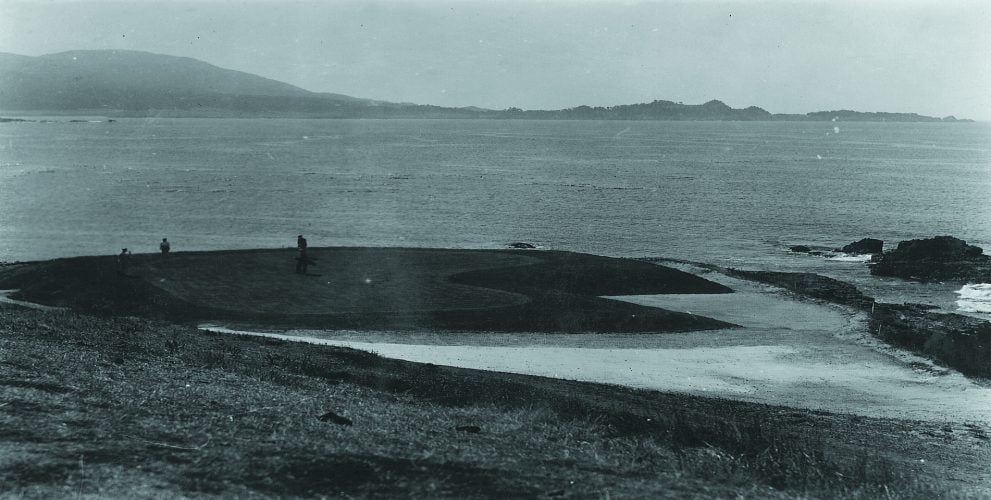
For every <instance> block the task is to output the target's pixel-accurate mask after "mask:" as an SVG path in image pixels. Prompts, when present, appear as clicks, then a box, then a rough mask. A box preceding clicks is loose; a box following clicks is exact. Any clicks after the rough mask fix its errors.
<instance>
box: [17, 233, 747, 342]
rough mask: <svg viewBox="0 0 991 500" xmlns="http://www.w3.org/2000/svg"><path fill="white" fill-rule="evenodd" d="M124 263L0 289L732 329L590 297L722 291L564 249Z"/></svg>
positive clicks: (267, 312) (441, 323) (300, 317)
mask: <svg viewBox="0 0 991 500" xmlns="http://www.w3.org/2000/svg"><path fill="white" fill-rule="evenodd" d="M310 256H311V258H313V259H314V260H315V262H316V265H315V266H313V267H311V269H310V272H309V273H308V274H306V275H300V274H296V273H294V271H293V269H294V266H295V260H294V259H295V251H292V250H251V251H225V252H188V253H176V254H172V255H170V256H168V257H162V256H160V255H134V256H132V258H131V263H130V265H129V267H128V269H127V272H126V274H124V275H122V274H119V273H118V272H117V268H116V265H115V261H114V259H113V257H110V256H105V257H80V258H72V259H58V260H54V261H49V262H38V263H30V264H22V265H19V266H14V267H12V268H8V269H6V270H5V271H3V272H0V288H18V289H20V293H19V297H20V298H23V299H24V300H29V301H33V302H38V303H42V304H48V305H57V306H65V307H70V308H73V309H77V310H82V311H88V312H95V313H101V314H107V315H138V316H145V317H157V318H163V319H169V320H172V321H180V322H196V321H228V322H240V323H250V324H264V325H268V326H284V327H318V328H347V329H398V330H408V329H440V330H460V331H517V332H526V331H542V332H672V331H689V330H707V329H719V328H727V327H732V326H733V325H730V324H727V323H724V322H720V321H716V320H713V319H711V318H705V317H700V316H695V315H691V314H685V313H677V312H672V311H666V310H662V309H657V308H650V307H643V306H638V305H634V304H629V303H624V302H618V301H612V300H609V299H605V298H601V297H599V296H601V295H632V294H647V293H727V292H731V290H730V289H728V288H726V287H724V286H722V285H719V284H716V283H713V282H710V281H707V280H705V279H703V278H699V277H697V276H694V275H691V274H688V273H684V272H681V271H677V270H674V269H670V268H665V267H661V266H657V265H652V264H647V263H644V262H638V261H633V260H626V259H614V258H607V257H599V256H594V255H587V254H578V253H570V252H526V251H514V250H504V251H497V250H437V249H398V248H316V249H311V250H310Z"/></svg>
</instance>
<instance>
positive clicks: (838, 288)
mask: <svg viewBox="0 0 991 500" xmlns="http://www.w3.org/2000/svg"><path fill="white" fill-rule="evenodd" d="M726 274H728V275H730V276H736V277H738V278H744V279H748V280H752V281H759V282H761V283H768V284H771V285H775V286H780V287H781V288H784V289H787V290H791V291H793V292H795V293H799V294H802V295H805V296H808V297H812V298H814V299H820V300H825V301H828V302H833V303H836V304H843V305H847V306H851V307H856V308H858V309H869V308H870V307H871V304H873V303H874V299H873V298H872V297H868V296H866V295H864V294H863V293H862V292H861V291H860V290H858V289H857V287H855V286H853V285H851V284H849V283H847V282H845V281H840V280H837V279H833V278H829V277H827V276H822V275H820V274H814V273H787V272H775V271H742V270H739V269H727V270H726Z"/></svg>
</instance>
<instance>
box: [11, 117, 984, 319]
mask: <svg viewBox="0 0 991 500" xmlns="http://www.w3.org/2000/svg"><path fill="white" fill-rule="evenodd" d="M63 120H64V119H63ZM989 193H991V125H989V124H983V123H974V124H938V123H937V124H896V123H841V122H838V123H734V122H613V121H602V122H595V121H567V122H552V121H461V120H438V121H431V120H277V119H266V120H212V119H120V120H118V121H116V122H114V123H107V122H100V123H67V122H60V123H5V124H0V260H2V261H17V260H36V259H47V258H53V257H64V256H74V255H91V254H113V253H116V252H118V251H119V250H120V248H122V247H128V248H130V249H132V251H135V252H153V251H156V248H157V243H158V241H160V240H161V238H163V237H168V238H169V240H170V241H172V242H173V249H174V250H176V251H181V250H192V249H228V248H251V247H281V246H292V245H294V244H295V243H294V242H295V235H297V234H300V233H303V234H306V235H307V238H308V239H309V241H310V244H311V245H314V246H339V245H371V246H430V247H434V246H436V247H461V248H501V247H505V245H506V244H508V243H510V242H514V241H525V242H531V243H535V244H538V245H540V246H542V247H545V248H552V249H565V250H575V251H583V252H592V253H598V254H603V255H612V256H627V257H641V256H665V257H674V258H683V259H691V260H698V261H706V262H713V263H718V264H723V265H730V266H735V267H740V268H750V269H778V270H793V271H794V270H803V271H812V272H820V273H824V274H827V275H831V276H835V277H839V278H842V279H846V280H849V281H853V282H855V283H857V284H858V285H859V286H861V287H863V288H865V289H866V291H867V292H868V293H874V294H875V295H877V296H879V297H880V298H882V299H886V300H911V301H915V302H929V303H934V304H937V305H940V306H942V307H944V308H947V309H956V307H957V304H956V303H955V301H956V300H957V299H959V298H961V296H960V294H957V293H954V292H955V291H958V290H960V288H961V285H962V284H944V285H939V284H937V285H925V286H921V285H915V284H910V283H905V282H901V281H900V280H877V279H873V278H870V277H869V276H868V275H867V271H866V268H865V266H864V264H863V263H860V262H843V261H836V260H833V261H830V260H826V259H822V258H816V257H809V256H805V255H796V254H791V253H789V252H787V247H788V246H789V245H794V244H811V245H821V246H828V247H836V246H842V245H844V244H846V243H849V242H852V241H855V240H858V239H860V238H864V237H874V238H880V239H883V240H885V242H886V244H887V245H892V246H893V245H894V244H896V243H897V242H898V241H901V240H905V239H911V238H921V237H929V236H934V235H941V234H950V235H954V236H958V237H960V238H963V239H965V240H967V241H968V242H970V243H973V244H977V245H980V246H983V247H984V248H986V249H988V251H989V252H991V203H988V202H987V199H988V196H989ZM964 293H965V294H970V295H972V297H971V298H970V299H967V300H965V304H964V306H965V307H964V308H965V309H966V308H968V307H970V308H974V307H975V306H974V304H976V309H977V310H978V312H979V310H980V309H981V308H982V307H984V305H982V302H981V301H982V300H986V299H987V298H988V297H987V295H988V294H991V290H989V289H988V288H987V287H984V288H982V287H980V286H977V287H970V288H968V289H967V290H964ZM965 299H966V298H965ZM975 300H976V302H975ZM968 304H969V305H968ZM985 305H991V303H986V304H985Z"/></svg>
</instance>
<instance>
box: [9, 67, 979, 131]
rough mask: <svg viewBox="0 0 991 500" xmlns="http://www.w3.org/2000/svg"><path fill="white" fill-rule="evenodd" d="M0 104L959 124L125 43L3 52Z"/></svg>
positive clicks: (177, 112) (219, 112)
mask: <svg viewBox="0 0 991 500" xmlns="http://www.w3.org/2000/svg"><path fill="white" fill-rule="evenodd" d="M0 111H2V112H6V113H10V112H18V111H20V112H33V113H51V114H102V115H107V116H150V115H154V116H162V115H165V116H189V117H209V116H219V117H283V116H284V117H315V118H316V117H319V118H400V117H405V118H491V119H558V120H584V119H593V120H695V121H698V120H733V121H768V120H801V121H809V120H814V121H828V120H843V121H854V120H857V121H958V120H956V119H955V118H953V117H947V118H943V119H940V118H934V117H928V116H921V115H917V114H914V113H862V112H856V111H820V112H815V113H808V114H805V115H778V114H771V113H769V112H768V111H766V110H764V109H761V108H759V107H756V106H751V107H748V108H745V109H734V108H731V107H730V106H727V105H726V104H725V103H723V102H721V101H718V100H713V101H709V102H707V103H705V104H700V105H691V104H681V103H675V102H672V101H653V102H650V103H643V104H628V105H619V106H611V107H590V106H578V107H575V108H569V109H562V110H550V111H545V110H522V109H518V108H510V109H507V110H489V109H483V108H477V107H465V108H446V107H440V106H429V105H417V104H409V103H390V102H385V101H376V100H372V99H363V98H357V97H351V96H346V95H342V94H331V93H319V92H311V91H309V90H305V89H302V88H299V87H296V86H293V85H290V84H288V83H284V82H280V81H276V80H272V79H269V78H264V77H261V76H258V75H254V74H250V73H244V72H241V71H235V70H229V69H224V68H220V67H217V66H214V65H212V64H209V63H206V62H203V61H200V60H197V59H192V58H188V57H177V56H169V55H162V54H152V53H149V52H139V51H128V50H76V51H69V52H60V53H57V54H47V55H42V56H37V57H30V56H23V55H17V54H7V53H0ZM959 121H962V120H959Z"/></svg>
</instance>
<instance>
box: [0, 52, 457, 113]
mask: <svg viewBox="0 0 991 500" xmlns="http://www.w3.org/2000/svg"><path fill="white" fill-rule="evenodd" d="M407 108H414V109H415V108H424V109H418V112H420V113H429V112H430V111H431V110H435V109H440V108H433V107H419V106H415V105H402V104H391V103H385V102H381V101H374V100H371V99H359V98H356V97H350V96H346V95H341V94H327V93H317V92H310V91H308V90H305V89H301V88H299V87H295V86H292V85H289V84H287V83H283V82H279V81H275V80H270V79H268V78H263V77H260V76H257V75H252V74H249V73H243V72H240V71H233V70H229V69H223V68H219V67H217V66H214V65H212V64H208V63H205V62H203V61H199V60H196V59H190V58H187V57H175V56H168V55H161V54H151V53H148V52H137V51H126V50H79V51H71V52H60V53H57V54H48V55H43V56H38V57H27V56H20V55H15V54H5V53H0V110H3V111H7V112H10V111H38V112H51V113H59V114H63V113H64V114H68V113H79V112H86V113H100V114H107V115H148V114H152V113H154V114H158V115H160V114H172V115H178V116H280V115H286V116H306V115H317V116H331V117H338V116H339V117H346V116H375V115H382V114H387V113H390V112H391V113H395V114H401V113H402V111H403V110H404V109H407Z"/></svg>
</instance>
